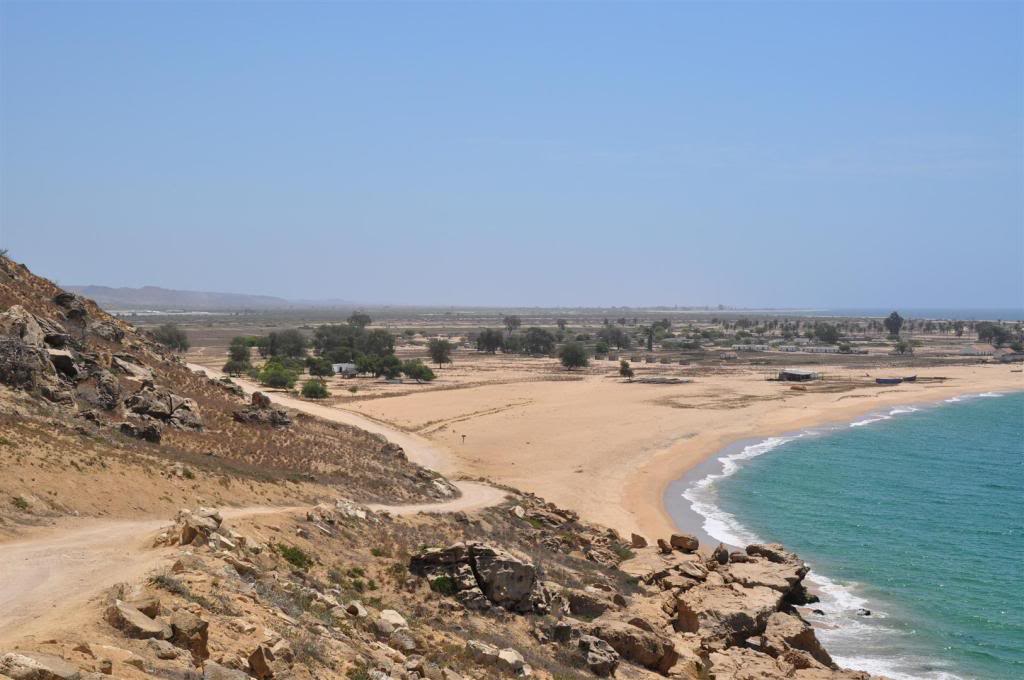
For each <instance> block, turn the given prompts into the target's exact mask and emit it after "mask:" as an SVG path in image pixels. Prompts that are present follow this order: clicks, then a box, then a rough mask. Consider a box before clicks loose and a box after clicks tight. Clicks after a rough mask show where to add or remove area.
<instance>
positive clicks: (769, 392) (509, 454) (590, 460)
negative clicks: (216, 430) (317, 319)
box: [193, 355, 1024, 537]
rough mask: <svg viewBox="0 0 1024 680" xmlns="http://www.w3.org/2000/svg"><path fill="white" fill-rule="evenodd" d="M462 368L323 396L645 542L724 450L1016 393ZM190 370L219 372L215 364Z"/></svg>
mask: <svg viewBox="0 0 1024 680" xmlns="http://www.w3.org/2000/svg"><path fill="white" fill-rule="evenodd" d="M463 356H464V357H466V358H465V359H464V360H461V361H458V362H457V363H456V364H455V365H454V366H453V367H450V368H447V367H446V368H443V369H439V370H438V371H437V373H438V380H437V381H435V383H434V384H432V385H430V386H429V387H428V386H412V385H409V384H405V385H386V386H383V387H381V388H379V389H380V390H385V391H378V392H376V393H373V396H372V398H366V397H362V398H350V397H348V396H347V394H346V392H345V389H346V386H351V385H355V384H361V383H359V382H358V381H345V380H343V379H340V378H335V379H334V380H333V381H332V383H331V388H332V393H333V394H334V395H345V396H336V397H335V399H334V400H333V404H332V407H333V408H335V409H343V410H346V411H350V412H353V413H357V414H360V415H362V416H365V417H368V418H370V419H373V420H375V421H380V422H383V423H387V424H388V425H390V426H392V427H394V428H397V429H400V430H402V431H403V432H408V433H410V434H411V435H418V436H419V437H424V438H426V439H428V440H429V441H430V442H432V443H433V444H434V445H435V447H436V448H437V449H438V450H440V451H441V452H443V454H445V457H446V460H445V461H444V462H443V464H442V465H439V468H440V469H441V470H442V471H443V472H444V473H445V474H448V475H449V476H455V477H458V476H464V477H469V478H477V477H486V478H488V479H491V480H493V481H495V482H498V483H502V484H508V485H510V486H513V487H515V488H519V489H522V490H524V491H529V492H533V493H536V494H538V495H540V496H542V497H543V498H545V499H547V500H549V501H551V502H554V503H556V504H558V505H560V506H562V507H567V508H570V509H572V510H575V511H576V512H579V513H580V515H581V516H582V517H584V518H586V519H588V520H591V521H594V522H598V523H601V524H605V525H607V526H611V527H614V528H615V529H616V530H618V531H620V532H622V533H627V534H628V532H633V531H636V532H639V533H641V534H643V535H646V536H648V537H656V536H661V535H665V534H668V533H670V532H671V531H673V530H674V529H676V528H677V527H675V526H674V525H673V521H672V519H671V517H670V516H669V515H668V513H667V512H666V510H665V508H664V506H663V503H662V498H663V496H664V493H665V490H666V488H667V486H668V485H669V484H670V483H672V482H673V481H674V480H676V479H678V478H680V477H681V476H683V475H684V474H685V473H686V472H687V471H688V470H690V469H691V468H693V467H694V466H695V465H698V464H700V463H701V462H703V461H705V460H707V459H709V458H711V457H713V456H715V455H716V454H717V453H718V452H719V451H720V450H722V449H723V448H724V447H725V446H727V445H728V444H729V443H730V442H735V441H738V440H745V439H752V438H762V437H769V436H774V435H778V434H782V433H786V432H792V431H795V430H801V429H804V428H807V427H813V426H817V425H822V424H826V423H835V422H844V421H849V420H852V419H855V418H856V417H858V416H860V415H862V414H865V413H870V412H872V411H875V410H878V409H881V408H885V407H892V406H895V405H900V404H913V403H927V402H935V401H940V400H943V399H948V398H950V397H952V396H956V395H962V394H971V393H981V392H988V391H1000V390H1002V391H1008V390H1019V389H1024V378H1022V374H1020V373H1011V368H1010V367H1009V366H1006V365H998V364H984V365H983V364H977V365H973V366H955V365H949V366H941V367H933V368H920V369H914V372H916V373H917V374H918V375H919V380H920V381H919V382H916V383H903V384H901V385H896V386H877V385H874V384H873V382H872V379H869V378H866V377H865V375H864V371H854V370H852V369H850V368H849V367H839V366H836V367H822V369H821V370H823V371H824V372H825V373H826V374H827V375H829V376H830V377H831V378H832V379H833V380H831V381H829V382H826V383H820V384H818V385H816V386H811V387H810V388H809V389H808V390H807V391H797V390H792V389H790V385H789V384H784V383H778V382H774V381H768V380H765V376H766V372H765V371H764V370H761V369H760V368H758V367H751V366H734V367H722V368H721V369H714V370H711V371H702V372H701V373H699V374H697V375H694V376H693V377H692V380H693V382H691V383H686V384H675V385H652V384H642V383H637V382H633V383H628V382H626V381H624V380H622V379H621V378H619V377H618V375H617V372H616V367H617V365H613V364H612V362H595V365H594V366H593V367H591V368H590V369H587V370H586V371H582V372H575V373H573V374H570V373H567V372H566V371H564V370H559V368H558V367H557V365H556V363H555V362H554V361H553V360H550V359H525V358H516V359H509V358H504V357H502V356H501V355H498V356H484V355H463ZM203 359H206V360H205V361H203ZM193 360H195V361H197V362H198V363H204V364H206V365H210V366H216V365H217V363H216V362H217V361H220V360H222V359H221V357H217V359H216V360H214V359H213V358H212V357H193ZM670 370H671V371H672V372H675V373H679V374H680V375H685V374H686V370H685V369H676V368H675V367H673V368H672V369H670ZM872 375H887V374H886V373H884V372H883V371H881V370H879V371H875V372H872ZM940 376H941V377H944V378H945V380H944V381H941V382H929V381H927V379H928V378H934V377H940ZM844 381H849V382H848V383H847V382H844ZM362 389H363V388H362V387H360V390H362ZM386 390H391V392H388V391H386ZM360 394H362V392H360ZM389 394H393V396H389Z"/></svg>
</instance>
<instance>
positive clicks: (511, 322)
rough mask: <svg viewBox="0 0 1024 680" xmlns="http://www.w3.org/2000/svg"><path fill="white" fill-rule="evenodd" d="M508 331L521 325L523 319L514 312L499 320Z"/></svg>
mask: <svg viewBox="0 0 1024 680" xmlns="http://www.w3.org/2000/svg"><path fill="white" fill-rule="evenodd" d="M501 322H502V323H503V324H505V328H506V329H507V330H508V332H509V333H511V332H512V331H514V330H515V329H517V328H519V327H520V326H522V325H523V320H522V319H520V318H519V317H518V316H517V315H515V314H510V315H508V316H506V317H505V318H504V319H502V320H501Z"/></svg>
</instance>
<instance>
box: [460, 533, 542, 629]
mask: <svg viewBox="0 0 1024 680" xmlns="http://www.w3.org/2000/svg"><path fill="white" fill-rule="evenodd" d="M470 552H471V555H472V560H473V567H474V568H473V571H474V573H475V574H476V577H477V582H478V583H479V585H480V590H482V591H483V593H484V595H485V596H486V597H487V599H488V600H490V601H491V602H493V603H494V604H496V605H499V606H502V607H504V608H505V609H508V610H510V611H516V612H527V611H531V610H532V609H533V608H534V589H535V588H536V586H537V570H536V569H535V568H534V566H533V564H531V563H530V562H526V561H524V560H520V559H518V558H517V557H514V556H513V555H511V554H510V553H508V552H506V551H504V550H502V549H500V548H495V547H493V546H489V545H483V544H474V545H473V546H471V548H470Z"/></svg>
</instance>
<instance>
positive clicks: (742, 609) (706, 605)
mask: <svg viewBox="0 0 1024 680" xmlns="http://www.w3.org/2000/svg"><path fill="white" fill-rule="evenodd" d="M781 606H782V594H781V593H779V592H778V591H776V590H772V589H771V588H765V587H764V586H755V587H753V588H744V587H743V586H741V585H739V584H736V583H732V584H728V585H715V584H711V583H703V584H701V585H699V586H697V587H695V588H691V589H689V590H687V591H686V592H684V593H682V594H681V595H679V597H678V598H677V599H676V621H675V628H676V630H678V631H680V632H684V633H697V634H699V635H700V636H701V637H703V638H705V639H706V640H709V641H712V642H715V643H718V642H723V643H725V644H739V643H740V642H741V641H743V640H745V639H746V638H748V637H750V636H752V635H760V634H761V633H763V632H764V629H765V626H766V625H767V623H768V617H769V616H771V615H772V614H773V613H775V612H776V611H778V610H779V608H780V607H781Z"/></svg>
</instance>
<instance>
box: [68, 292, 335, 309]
mask: <svg viewBox="0 0 1024 680" xmlns="http://www.w3.org/2000/svg"><path fill="white" fill-rule="evenodd" d="M67 288H68V289H69V290H73V291H74V292H76V293H79V294H81V295H84V296H85V297H88V298H92V299H93V300H95V301H96V304H98V305H99V306H100V307H103V308H104V309H107V310H122V309H124V310H128V309H134V310H147V309H152V310H161V311H162V310H172V309H173V310H186V311H195V312H222V311H231V310H240V309H254V310H263V309H288V308H296V307H339V306H345V303H344V302H343V301H341V300H337V301H335V300H331V301H324V302H313V301H303V302H293V301H290V300H285V299H284V298H279V297H274V296H272V295H246V294H244V293H210V292H204V291H194V290H170V289H168V288H159V287H157V286H143V287H142V288H110V287H109V286H67Z"/></svg>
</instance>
